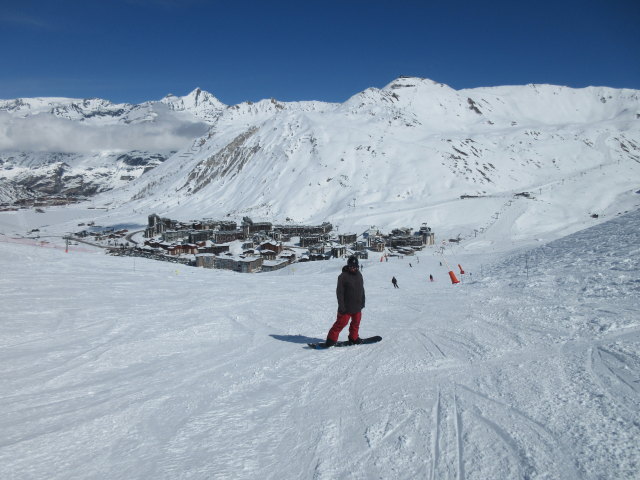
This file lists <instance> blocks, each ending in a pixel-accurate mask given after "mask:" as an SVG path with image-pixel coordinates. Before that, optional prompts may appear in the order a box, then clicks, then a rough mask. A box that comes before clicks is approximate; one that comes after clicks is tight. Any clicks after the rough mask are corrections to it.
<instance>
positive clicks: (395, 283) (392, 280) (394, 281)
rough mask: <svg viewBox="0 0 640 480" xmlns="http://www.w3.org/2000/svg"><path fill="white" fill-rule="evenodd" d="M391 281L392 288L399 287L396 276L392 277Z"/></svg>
mask: <svg viewBox="0 0 640 480" xmlns="http://www.w3.org/2000/svg"><path fill="white" fill-rule="evenodd" d="M391 283H393V287H394V288H400V287H399V286H398V280H396V277H393V278H392V279H391Z"/></svg>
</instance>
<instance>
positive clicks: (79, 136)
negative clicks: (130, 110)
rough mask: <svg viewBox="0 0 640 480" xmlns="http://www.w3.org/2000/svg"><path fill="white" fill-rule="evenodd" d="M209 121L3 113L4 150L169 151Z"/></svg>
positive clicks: (1, 138) (0, 120) (0, 144)
mask: <svg viewBox="0 0 640 480" xmlns="http://www.w3.org/2000/svg"><path fill="white" fill-rule="evenodd" d="M207 129H208V126H207V125H206V124H205V123H194V122H179V121H176V119H175V118H167V117H164V116H160V117H159V118H158V119H156V120H155V121H153V122H145V123H137V124H128V125H122V124H118V125H88V124H83V123H80V122H76V121H71V120H66V119H61V118H57V117H52V116H51V115H47V114H39V115H33V116H29V117H26V118H17V117H14V116H12V115H11V114H9V113H7V112H0V151H11V152H65V153H95V152H100V151H105V150H109V151H113V150H115V151H118V150H121V151H130V150H145V151H159V152H160V151H169V150H177V149H180V148H183V147H184V146H186V145H187V144H188V143H189V142H190V141H192V140H193V139H194V138H196V137H198V136H201V135H203V134H204V133H206V131H207Z"/></svg>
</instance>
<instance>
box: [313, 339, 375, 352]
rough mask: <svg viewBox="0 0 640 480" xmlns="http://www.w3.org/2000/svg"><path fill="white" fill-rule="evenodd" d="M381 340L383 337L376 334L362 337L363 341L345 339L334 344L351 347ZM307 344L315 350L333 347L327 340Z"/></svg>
mask: <svg viewBox="0 0 640 480" xmlns="http://www.w3.org/2000/svg"><path fill="white" fill-rule="evenodd" d="M380 340H382V337H380V336H378V335H376V336H375V337H369V338H363V339H362V343H350V342H349V341H348V340H344V341H342V342H337V343H336V344H335V345H333V346H334V347H350V346H352V345H353V346H355V345H367V344H369V343H378V342H379V341H380ZM307 345H309V346H310V347H311V348H313V349H314V350H322V349H325V348H331V347H327V344H326V343H325V342H319V343H307Z"/></svg>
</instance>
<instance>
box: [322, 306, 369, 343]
mask: <svg viewBox="0 0 640 480" xmlns="http://www.w3.org/2000/svg"><path fill="white" fill-rule="evenodd" d="M361 318H362V312H358V313H340V312H338V317H337V318H336V321H335V323H334V324H333V326H332V327H331V330H329V333H328V334H327V340H333V341H334V342H337V341H338V338H339V337H340V332H341V331H342V329H343V328H344V327H346V326H347V323H349V319H351V324H350V325H349V338H350V339H352V340H357V339H358V330H359V329H360V319H361Z"/></svg>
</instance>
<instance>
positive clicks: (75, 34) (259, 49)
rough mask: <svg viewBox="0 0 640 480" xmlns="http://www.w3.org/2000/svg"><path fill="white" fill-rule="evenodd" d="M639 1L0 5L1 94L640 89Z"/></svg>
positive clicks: (9, 0) (31, 1) (232, 95)
mask: <svg viewBox="0 0 640 480" xmlns="http://www.w3.org/2000/svg"><path fill="white" fill-rule="evenodd" d="M639 25H640V2H639V1H637V0H604V1H592V0H581V1H574V0H567V1H563V0H556V1H547V0H540V1H520V0H511V1H494V2H491V1H484V2H483V1H481V0H476V1H466V0H465V1H456V0H442V1H439V2H432V1H428V0H424V1H414V0H394V1H386V0H341V1H337V0H323V1H316V0H298V1H289V0H282V1H279V0H262V1H258V0H250V1H249V0H224V1H223V0H56V1H51V0H20V1H17V0H0V65H1V67H0V98H3V99H10V98H17V97H35V96H64V97H77V98H86V97H100V98H105V99H108V100H111V101H113V102H130V103H139V102H142V101H146V100H158V99H160V98H162V97H164V96H165V95H166V94H168V93H173V94H175V95H185V94H187V93H189V92H190V91H191V90H193V89H194V88H196V87H200V88H203V89H205V90H207V91H209V92H211V93H212V94H213V95H215V96H216V97H217V98H219V99H220V100H221V101H222V102H224V103H226V104H229V105H231V104H236V103H240V102H242V101H246V100H250V101H257V100H261V99H263V98H271V97H273V98H276V99H278V100H282V101H296V100H322V101H330V102H343V101H345V100H346V99H347V98H349V97H350V96H352V95H354V94H356V93H358V92H360V91H362V90H364V89H366V88H368V87H383V86H384V85H386V84H387V83H389V82H391V81H392V80H393V79H395V78H397V77H398V76H400V75H411V76H418V77H426V78H430V79H432V80H435V81H438V82H442V83H446V84H448V85H450V86H451V87H453V88H455V89H460V88H473V87H480V86H495V85H524V84H527V83H551V84H557V85H566V86H570V87H585V86H589V85H597V86H609V87H616V88H634V89H640V27H639Z"/></svg>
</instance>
